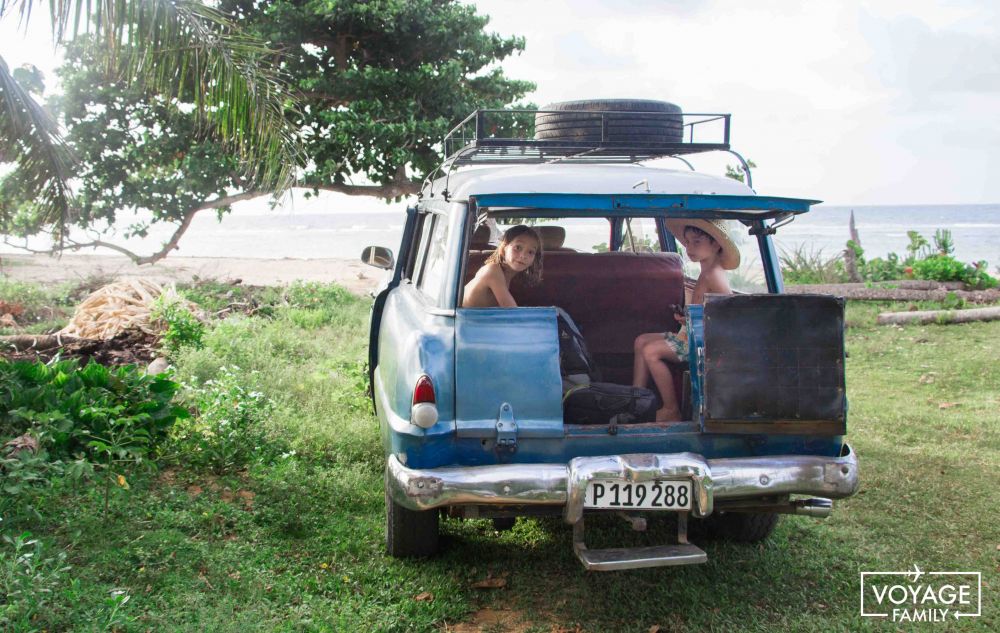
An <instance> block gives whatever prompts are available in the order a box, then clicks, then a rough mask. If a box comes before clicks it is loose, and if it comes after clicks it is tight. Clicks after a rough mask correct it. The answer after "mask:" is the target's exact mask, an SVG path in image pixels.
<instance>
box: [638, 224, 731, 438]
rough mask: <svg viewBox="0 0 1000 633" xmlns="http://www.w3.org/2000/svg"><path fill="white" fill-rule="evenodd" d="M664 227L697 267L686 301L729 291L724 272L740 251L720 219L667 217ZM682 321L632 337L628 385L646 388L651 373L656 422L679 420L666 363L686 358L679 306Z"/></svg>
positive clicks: (682, 311)
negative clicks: (675, 327)
mask: <svg viewBox="0 0 1000 633" xmlns="http://www.w3.org/2000/svg"><path fill="white" fill-rule="evenodd" d="M667 228H669V229H670V232H671V233H673V234H674V237H676V238H677V240H678V241H680V243H681V244H683V245H684V249H685V250H686V251H687V255H688V257H689V258H690V259H691V261H693V262H697V263H698V264H699V265H700V266H701V273H700V274H699V275H698V281H697V282H696V283H695V286H694V292H692V293H691V299H690V301H689V303H692V304H697V303H704V302H705V295H706V294H708V293H717V294H732V290H731V289H730V288H729V280H728V279H727V278H726V271H727V270H732V269H734V268H737V267H739V265H740V252H739V250H737V248H736V245H735V244H734V243H733V241H732V239H731V238H730V237H729V233H728V232H727V230H726V226H725V222H724V221H722V220H667ZM673 318H674V320H676V321H677V322H679V323H681V324H682V327H681V329H680V331H679V332H677V333H676V334H675V333H673V332H653V333H650V334H640V335H639V336H638V337H636V339H635V345H634V349H635V361H634V364H633V368H632V369H633V371H632V385H633V386H635V387H646V386H647V385H648V384H649V378H650V376H652V378H653V382H654V383H655V384H656V388H657V390H659V392H660V397H661V398H662V399H663V407H662V408H661V409H659V410H658V411H657V412H656V420H657V421H675V420H680V419H681V411H680V407H679V406H678V403H677V394H676V393H675V392H674V381H673V377H672V376H671V374H670V368H669V367H668V366H667V363H680V362H683V361H685V360H687V357H688V335H687V328H686V327H684V325H683V324H684V323H685V322H686V321H685V316H684V309H683V307H678V311H677V312H675V313H674V315H673Z"/></svg>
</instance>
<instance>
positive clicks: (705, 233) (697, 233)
mask: <svg viewBox="0 0 1000 633" xmlns="http://www.w3.org/2000/svg"><path fill="white" fill-rule="evenodd" d="M688 231H691V232H692V233H694V234H695V236H696V237H707V238H708V239H710V240H712V241H713V242H715V241H716V239H715V238H714V237H712V234H711V233H709V232H708V231H703V230H701V229H699V228H698V227H697V226H691V225H690V224H689V225H687V226H685V227H684V235H685V236H687V233H688Z"/></svg>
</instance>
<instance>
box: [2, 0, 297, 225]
mask: <svg viewBox="0 0 1000 633" xmlns="http://www.w3.org/2000/svg"><path fill="white" fill-rule="evenodd" d="M41 3H42V0H0V19H5V20H6V19H18V18H19V19H20V20H21V21H22V22H23V23H26V22H27V21H29V20H30V17H31V14H32V11H33V10H38V5H39V4H41ZM48 5H49V7H48V8H49V12H50V15H51V16H52V24H53V35H54V37H55V39H56V40H57V41H59V42H62V43H65V42H67V41H69V40H72V39H73V38H74V37H75V36H76V35H77V34H78V33H79V32H81V30H88V31H90V32H91V33H92V34H93V35H94V36H95V37H97V38H98V39H99V41H100V46H99V49H98V50H99V51H100V53H101V56H100V64H99V65H98V66H97V67H98V68H100V69H101V70H102V71H103V74H104V76H105V77H108V78H115V79H119V80H123V81H124V82H125V83H127V84H133V83H134V84H136V85H137V86H139V87H140V88H141V89H143V90H145V91H147V92H149V93H158V94H163V95H165V96H167V97H172V96H176V95H178V94H180V93H181V92H183V91H185V90H190V87H191V86H192V85H194V86H197V88H198V89H197V90H194V91H193V94H194V98H195V103H196V106H197V108H196V112H197V114H198V122H199V128H198V134H199V135H200V136H204V137H211V138H215V139H217V140H219V141H221V142H223V143H225V144H226V146H227V147H228V148H230V149H232V150H233V151H235V152H237V153H238V155H239V156H240V157H241V158H242V161H241V164H240V167H241V169H242V170H243V172H244V174H245V176H246V177H248V178H250V179H251V180H253V181H254V182H255V183H256V184H257V185H258V186H263V187H268V188H278V189H281V188H284V187H287V186H288V185H289V184H290V183H291V180H292V178H293V177H294V175H295V174H294V172H295V167H296V165H297V164H298V163H299V153H298V145H297V142H296V140H297V139H296V137H295V131H294V130H293V129H292V128H291V127H290V125H289V122H288V120H287V119H286V118H285V111H286V109H287V107H288V105H289V103H290V102H291V97H290V95H289V94H288V92H287V90H286V86H285V83H284V81H283V80H282V77H281V73H280V69H279V67H278V66H277V65H276V64H274V63H273V60H274V57H275V52H274V51H272V50H271V49H269V48H267V47H266V46H263V45H262V44H261V43H260V42H259V41H258V40H255V39H253V38H251V37H247V36H246V35H244V34H242V33H241V31H240V30H239V29H238V28H237V27H236V25H235V23H234V22H233V21H232V20H230V19H229V18H228V17H227V16H226V15H225V14H223V13H221V12H220V11H218V10H217V9H215V8H212V7H210V6H208V5H206V4H202V3H201V2H198V1H197V0H96V1H94V2H91V0H87V1H86V2H82V1H78V2H65V1H63V0H49V1H48ZM15 14H18V15H17V16H15ZM81 27H83V28H82V29H81ZM30 79H31V78H30V77H29V76H27V75H25V74H23V73H21V74H20V75H19V77H18V78H17V79H15V77H14V75H13V74H12V73H11V72H10V69H9V68H8V66H7V64H6V63H5V62H4V61H3V59H2V58H0V160H2V161H5V162H15V163H16V164H17V172H18V173H17V175H16V180H17V181H18V183H17V187H18V188H19V190H20V193H22V194H23V196H22V197H18V198H16V199H14V200H15V202H16V204H13V203H11V201H10V199H8V198H6V197H5V198H4V199H0V224H7V223H9V222H11V221H12V219H13V218H14V216H15V215H19V217H18V219H17V221H18V223H19V224H22V225H23V224H24V222H25V220H26V219H28V218H27V216H33V218H34V220H33V222H32V223H33V224H34V225H36V226H38V225H49V226H51V227H52V230H53V234H54V236H55V237H56V238H57V239H60V240H61V239H62V238H63V237H64V235H65V228H66V226H67V223H68V222H69V221H70V219H71V216H72V214H73V208H72V200H71V195H70V189H69V186H68V182H69V179H70V177H71V174H72V172H73V165H74V160H73V157H72V155H71V154H70V153H69V151H68V148H67V147H66V146H65V144H64V143H63V142H62V139H61V137H60V134H59V129H58V127H57V126H56V125H55V123H54V122H53V120H52V119H51V117H50V116H48V114H47V113H46V112H45V110H43V109H42V108H41V107H40V106H39V105H38V104H37V102H36V101H35V100H34V98H33V97H32V96H31V94H30V92H29V90H30V89H32V88H33V87H35V84H33V82H32V81H30ZM19 80H20V81H19ZM21 82H26V83H21ZM25 86H27V88H26V87H25Z"/></svg>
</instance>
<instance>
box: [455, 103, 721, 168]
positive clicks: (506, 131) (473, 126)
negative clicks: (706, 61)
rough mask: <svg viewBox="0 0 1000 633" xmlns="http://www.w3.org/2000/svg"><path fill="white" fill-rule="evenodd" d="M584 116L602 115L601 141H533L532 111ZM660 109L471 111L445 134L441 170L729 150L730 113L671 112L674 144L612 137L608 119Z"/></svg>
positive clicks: (629, 159)
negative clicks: (677, 123)
mask: <svg viewBox="0 0 1000 633" xmlns="http://www.w3.org/2000/svg"><path fill="white" fill-rule="evenodd" d="M547 113H552V114H563V115H565V114H570V115H572V114H577V113H579V114H584V115H587V116H589V117H593V122H594V123H596V122H597V118H596V117H597V116H600V117H601V140H581V141H577V140H553V139H536V138H534V135H535V115H536V114H547ZM629 114H637V115H640V116H642V115H646V116H648V115H650V114H656V115H661V116H662V114H663V113H642V112H634V113H633V112H622V111H618V110H616V111H611V110H580V111H577V110H476V111H475V112H473V113H472V114H470V115H469V116H468V117H466V118H465V120H464V121H462V122H461V123H459V124H458V125H456V126H455V128H454V129H452V131H451V132H449V133H448V134H447V135H446V136H445V137H444V153H445V156H447V158H445V160H444V163H443V164H442V165H441V169H442V170H448V169H449V168H453V167H458V166H461V165H472V164H476V165H484V164H519V163H543V162H553V161H572V162H578V163H579V162H587V163H635V162H640V161H645V160H650V159H653V158H660V157H663V156H680V155H684V154H695V153H699V152H709V151H719V150H721V151H730V146H729V125H730V117H731V116H732V115H730V114H692V113H685V114H671V115H670V116H671V117H673V118H679V119H681V123H682V134H681V138H680V139H679V140H678V141H677V142H673V143H657V142H653V143H646V142H634V141H632V142H621V141H612V140H608V139H609V134H608V129H609V126H608V121H609V117H614V118H618V117H622V116H623V115H629Z"/></svg>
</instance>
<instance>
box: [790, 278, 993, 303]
mask: <svg viewBox="0 0 1000 633" xmlns="http://www.w3.org/2000/svg"><path fill="white" fill-rule="evenodd" d="M889 283H891V284H892V285H893V286H898V287H886V286H868V285H866V284H803V285H800V286H785V292H786V293H788V294H799V295H803V294H824V295H836V296H838V297H844V298H845V299H857V300H861V301H946V300H948V299H951V298H954V299H961V300H962V301H966V302H968V303H993V302H995V301H1000V290H998V289H996V288H991V289H990V290H952V289H951V288H950V287H949V286H948V285H944V286H941V285H938V286H937V287H936V288H935V287H924V288H913V287H907V286H905V285H904V282H889ZM918 283H920V282H918ZM930 283H933V282H930Z"/></svg>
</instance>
